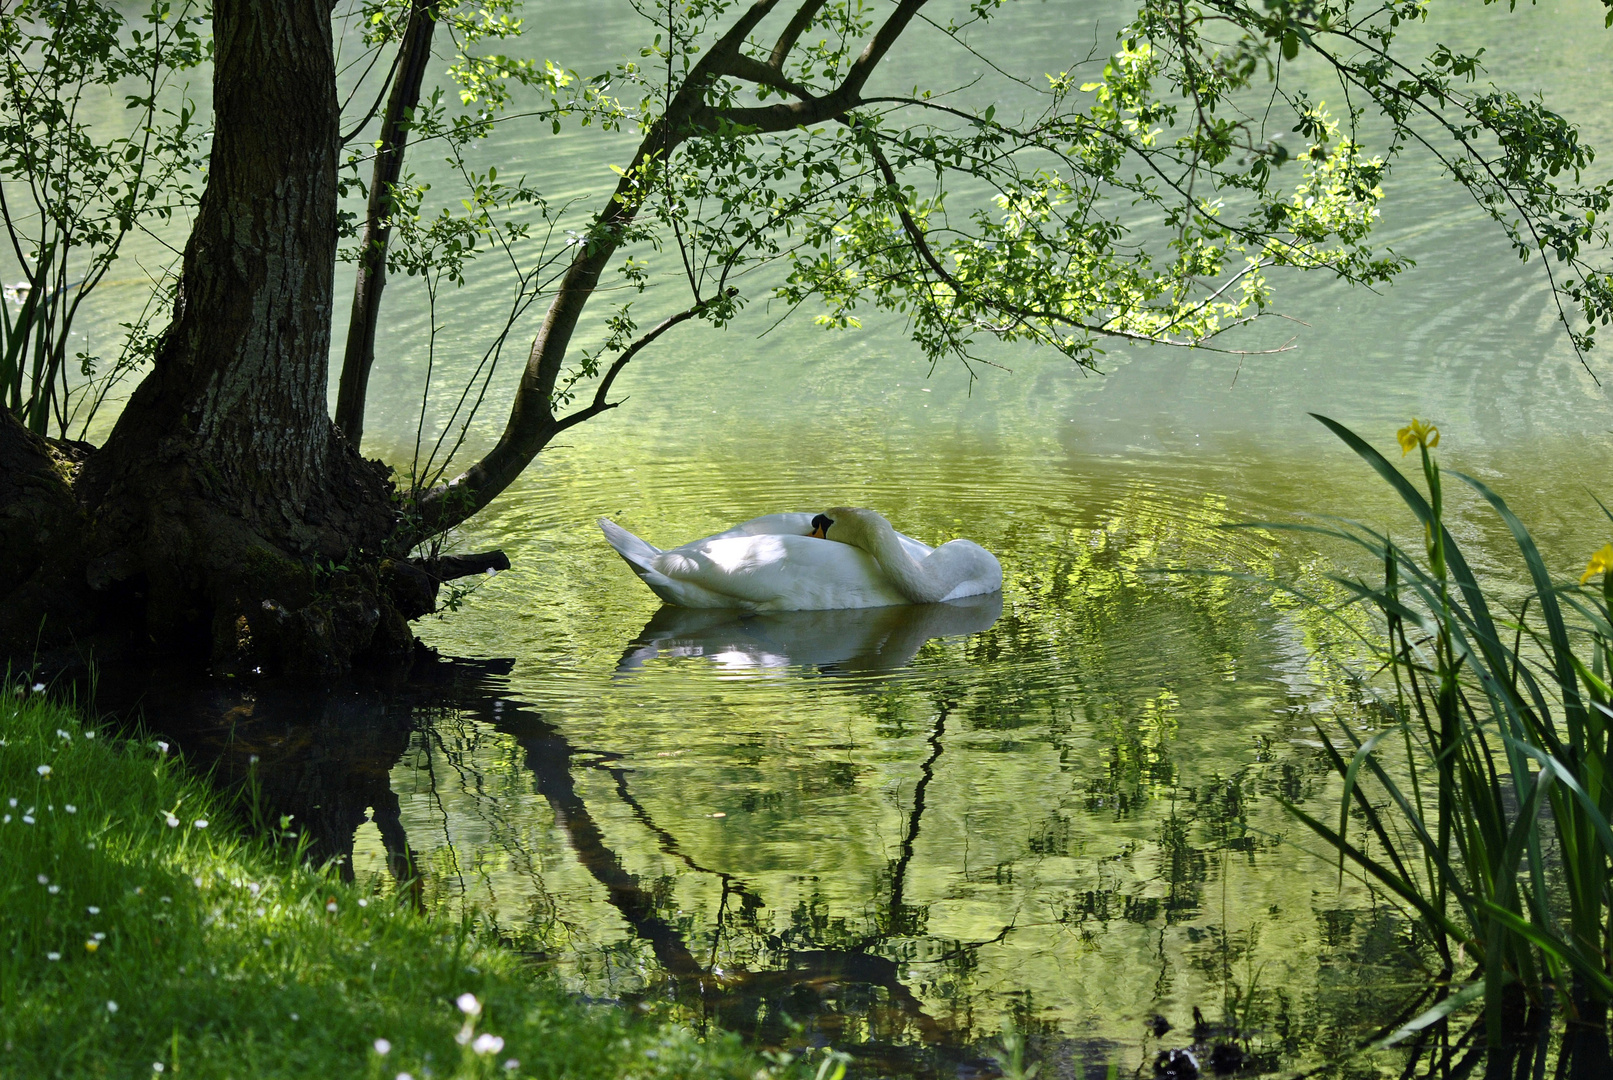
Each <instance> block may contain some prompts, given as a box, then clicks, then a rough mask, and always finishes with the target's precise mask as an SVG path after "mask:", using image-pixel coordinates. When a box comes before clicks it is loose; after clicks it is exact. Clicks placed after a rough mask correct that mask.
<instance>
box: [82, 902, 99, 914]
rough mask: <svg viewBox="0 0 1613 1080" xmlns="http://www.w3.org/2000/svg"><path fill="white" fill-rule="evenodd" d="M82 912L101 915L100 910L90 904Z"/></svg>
mask: <svg viewBox="0 0 1613 1080" xmlns="http://www.w3.org/2000/svg"><path fill="white" fill-rule="evenodd" d="M84 910H85V911H87V912H89V913H90V914H91V915H99V914H101V909H100V908H98V907H96V906H95V905H94V904H91V905H90V906H89V907H87V908H85V909H84Z"/></svg>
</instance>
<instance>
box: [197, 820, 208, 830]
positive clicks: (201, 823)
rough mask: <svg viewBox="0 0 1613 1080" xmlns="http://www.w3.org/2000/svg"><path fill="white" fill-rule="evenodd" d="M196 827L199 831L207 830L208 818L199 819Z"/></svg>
mask: <svg viewBox="0 0 1613 1080" xmlns="http://www.w3.org/2000/svg"><path fill="white" fill-rule="evenodd" d="M196 827H197V828H198V829H205V828H207V819H206V818H204V817H199V818H197V819H196Z"/></svg>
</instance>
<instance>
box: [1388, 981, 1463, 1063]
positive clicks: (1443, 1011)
mask: <svg viewBox="0 0 1613 1080" xmlns="http://www.w3.org/2000/svg"><path fill="white" fill-rule="evenodd" d="M1483 996H1484V980H1482V979H1480V980H1478V981H1476V982H1470V983H1468V984H1466V985H1465V986H1463V987H1462V988H1461V989H1460V990H1458V991H1456V993H1454V994H1452V995H1451V996H1450V997H1448V998H1446V999H1445V1000H1444V1001H1441V1002H1440V1003H1439V1004H1437V1005H1435V1006H1434V1007H1433V1008H1432V1009H1429V1010H1428V1011H1427V1012H1425V1013H1422V1014H1421V1015H1418V1016H1415V1017H1413V1018H1412V1019H1410V1020H1408V1021H1406V1022H1405V1023H1404V1024H1402V1025H1400V1026H1399V1027H1398V1028H1396V1029H1395V1030H1393V1031H1391V1032H1390V1033H1389V1034H1388V1035H1385V1036H1384V1037H1383V1038H1381V1039H1379V1040H1378V1041H1377V1042H1375V1043H1373V1044H1372V1045H1371V1046H1370V1047H1368V1049H1370V1050H1382V1049H1383V1048H1384V1047H1386V1046H1393V1045H1394V1044H1395V1043H1397V1042H1399V1041H1400V1040H1401V1039H1404V1038H1405V1037H1406V1036H1408V1035H1415V1034H1417V1033H1418V1032H1419V1031H1421V1030H1423V1028H1425V1027H1428V1026H1430V1025H1432V1024H1437V1023H1439V1021H1441V1020H1443V1019H1445V1018H1446V1017H1447V1016H1449V1015H1450V1014H1451V1013H1453V1012H1455V1011H1456V1010H1457V1009H1460V1008H1462V1007H1463V1006H1464V1005H1467V1004H1469V1003H1471V1002H1473V1001H1476V1000H1478V999H1479V998H1481V997H1483Z"/></svg>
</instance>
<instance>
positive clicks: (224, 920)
mask: <svg viewBox="0 0 1613 1080" xmlns="http://www.w3.org/2000/svg"><path fill="white" fill-rule="evenodd" d="M41 689H42V688H41ZM24 692H25V688H23V687H16V686H12V685H10V684H9V683H8V685H6V687H5V688H4V694H3V696H0V902H3V903H4V907H5V911H6V919H5V921H4V924H3V929H0V1041H3V1042H4V1044H5V1047H6V1055H5V1065H4V1067H3V1071H4V1072H5V1075H7V1076H12V1075H15V1076H41V1077H43V1076H91V1075H93V1076H102V1075H114V1076H148V1075H153V1074H154V1072H157V1071H173V1072H176V1073H178V1074H179V1075H182V1076H200V1077H213V1076H217V1077H224V1076H241V1075H247V1074H250V1075H252V1076H262V1077H275V1076H284V1077H307V1076H315V1075H327V1076H379V1075H386V1076H393V1075H396V1074H397V1073H399V1072H400V1071H406V1072H409V1073H411V1074H413V1075H418V1076H424V1075H432V1074H435V1075H439V1076H448V1077H456V1078H465V1080H468V1078H471V1077H490V1076H507V1077H523V1076H543V1077H573V1078H585V1077H597V1078H606V1077H615V1076H621V1075H625V1074H627V1073H631V1074H632V1075H634V1076H640V1077H667V1078H670V1077H683V1076H689V1077H693V1076H699V1077H734V1078H736V1080H738V1078H740V1077H747V1078H748V1077H752V1076H767V1075H770V1072H771V1071H770V1070H768V1069H767V1068H762V1069H760V1070H758V1064H759V1063H758V1062H757V1061H756V1060H755V1059H754V1058H752V1057H750V1056H749V1055H748V1054H747V1053H746V1052H745V1051H744V1050H743V1049H742V1048H741V1047H740V1046H739V1044H738V1042H737V1040H734V1039H732V1038H731V1037H727V1036H714V1037H711V1038H699V1037H697V1036H695V1035H694V1034H693V1033H691V1032H689V1031H686V1030H683V1029H679V1028H673V1027H667V1026H660V1025H655V1024H652V1023H649V1022H647V1021H646V1022H639V1021H635V1020H632V1019H630V1018H629V1017H628V1016H627V1015H626V1014H625V1013H624V1012H622V1011H620V1010H616V1009H605V1008H589V1007H585V1006H582V1005H579V1004H577V1003H576V1002H574V1001H572V1000H571V999H569V998H568V997H567V996H566V995H565V994H564V993H563V992H562V991H561V990H560V988H559V987H558V985H556V984H555V983H554V982H553V981H552V980H550V979H548V978H547V977H544V976H542V975H539V974H535V973H534V972H533V971H532V970H531V968H530V967H527V966H525V965H523V963H522V962H521V961H520V959H519V958H518V957H517V956H516V955H515V954H513V953H511V952H508V951H506V950H504V949H502V948H501V947H499V946H498V945H497V944H496V943H494V942H491V941H489V940H484V939H482V938H481V937H480V936H479V935H478V933H477V932H476V931H475V930H473V929H472V926H471V923H470V922H469V921H468V920H466V921H453V922H444V921H438V920H434V919H429V918H426V917H423V916H420V915H417V914H415V913H414V912H412V911H411V910H410V909H408V908H407V907H406V906H404V905H403V904H401V903H400V902H398V901H397V900H395V899H394V898H392V897H387V896H381V895H374V894H369V893H367V891H366V890H364V889H356V888H354V887H352V886H348V885H343V884H341V883H340V882H339V881H338V880H336V878H335V876H334V874H333V873H332V874H327V873H323V872H319V871H315V870H312V869H308V868H304V867H302V866H300V865H299V864H298V863H297V862H296V860H295V857H294V855H293V850H294V844H295V840H296V834H295V828H296V823H295V822H292V821H290V820H286V819H283V820H282V821H281V822H280V823H279V829H277V830H276V829H271V830H270V832H273V833H278V834H279V836H280V837H281V838H282V839H289V840H291V841H292V844H293V847H291V848H288V847H287V846H286V845H284V844H282V845H281V846H279V847H278V848H277V847H273V846H270V845H269V844H267V843H265V842H259V841H250V840H247V839H245V838H244V837H243V834H242V832H241V831H240V830H239V829H238V828H236V827H235V826H234V825H233V824H232V823H231V821H230V820H229V819H230V817H231V816H232V815H231V814H230V812H229V809H228V807H226V806H225V805H223V803H222V801H221V799H220V798H219V796H218V795H216V794H215V793H214V792H213V791H212V790H211V789H210V788H208V787H207V785H206V784H204V783H202V782H200V781H198V780H196V779H194V778H192V777H189V776H187V775H186V774H185V772H184V771H183V770H182V769H181V768H180V767H178V763H177V762H176V761H175V760H174V758H173V757H172V756H171V755H170V754H169V753H168V746H167V745H166V744H164V743H161V742H158V741H156V740H152V739H137V740H132V741H125V740H123V739H119V738H116V737H112V736H110V735H109V733H108V732H107V731H105V730H98V729H97V728H95V727H94V726H86V725H83V724H82V723H81V722H80V721H79V719H78V718H77V717H76V716H75V715H74V714H73V713H72V712H71V711H70V710H68V709H64V708H61V707H59V706H57V705H54V704H52V703H49V702H48V701H47V700H46V699H45V697H44V695H43V694H39V693H34V694H31V695H27V696H23V693H24Z"/></svg>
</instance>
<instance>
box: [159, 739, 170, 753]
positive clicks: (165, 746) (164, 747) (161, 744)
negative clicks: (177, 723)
mask: <svg viewBox="0 0 1613 1080" xmlns="http://www.w3.org/2000/svg"><path fill="white" fill-rule="evenodd" d="M157 749H158V750H161V751H162V752H163V753H165V754H166V753H167V752H168V744H167V743H165V742H163V741H162V740H161V739H158V740H157Z"/></svg>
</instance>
